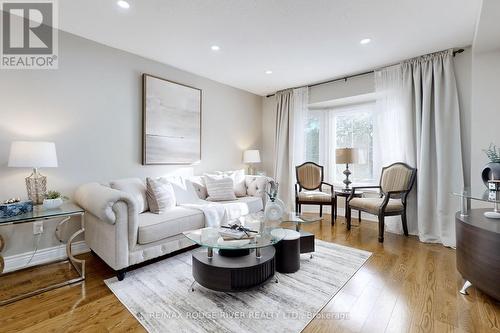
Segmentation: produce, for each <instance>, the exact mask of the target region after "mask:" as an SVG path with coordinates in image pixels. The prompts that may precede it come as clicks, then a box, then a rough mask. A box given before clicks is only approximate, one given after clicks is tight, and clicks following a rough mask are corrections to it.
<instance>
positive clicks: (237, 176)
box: [217, 169, 247, 197]
mask: <svg viewBox="0 0 500 333" xmlns="http://www.w3.org/2000/svg"><path fill="white" fill-rule="evenodd" d="M217 174H218V175H222V176H226V177H230V178H231V179H232V180H233V189H234V194H235V195H236V196H237V197H245V196H246V195H247V187H246V184H245V170H244V169H241V170H234V171H217Z"/></svg>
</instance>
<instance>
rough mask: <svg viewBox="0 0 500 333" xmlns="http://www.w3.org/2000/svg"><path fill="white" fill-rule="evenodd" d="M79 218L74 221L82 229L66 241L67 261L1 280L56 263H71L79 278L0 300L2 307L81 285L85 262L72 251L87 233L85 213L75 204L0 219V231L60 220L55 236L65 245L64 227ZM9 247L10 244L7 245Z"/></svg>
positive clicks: (5, 274)
mask: <svg viewBox="0 0 500 333" xmlns="http://www.w3.org/2000/svg"><path fill="white" fill-rule="evenodd" d="M74 216H78V217H79V219H76V220H75V219H73V220H75V221H79V222H80V228H79V229H78V230H77V231H76V232H74V233H73V234H72V235H71V236H70V237H69V239H68V240H67V241H66V246H65V248H66V256H67V258H66V259H63V260H56V261H51V262H47V263H43V264H40V265H36V266H30V267H29V268H23V269H20V270H15V271H12V272H8V273H4V274H0V279H1V278H3V277H6V276H8V275H12V274H17V273H20V272H21V271H23V270H24V269H33V268H34V267H37V266H46V265H51V264H56V263H64V262H69V263H70V264H71V266H72V267H73V268H74V270H76V272H77V277H76V278H72V279H69V280H66V281H63V282H59V283H55V284H52V285H49V286H44V287H41V288H38V289H36V290H33V291H30V292H26V293H23V294H20V295H16V296H13V297H9V298H7V299H0V306H2V305H5V304H9V303H12V302H16V301H18V300H21V299H24V298H28V297H31V296H35V295H38V294H41V293H44V292H46V291H49V290H53V289H56V288H60V287H64V286H67V285H70V284H74V283H79V282H82V281H84V280H85V260H80V259H77V258H75V257H74V256H73V253H72V251H71V245H72V243H73V241H74V240H75V238H76V237H78V236H79V235H81V234H83V233H84V231H85V219H84V216H85V211H84V210H83V209H82V208H80V207H79V206H77V205H75V204H73V203H65V204H63V205H62V206H61V207H59V208H56V209H51V210H46V209H44V208H42V207H41V206H34V207H33V211H32V212H29V213H25V214H21V215H17V216H13V217H9V218H2V219H0V231H1V227H2V226H7V225H18V224H25V223H34V222H40V221H46V220H53V219H59V222H58V224H57V228H56V230H55V236H56V238H57V239H58V240H59V241H60V242H61V243H64V240H63V239H62V236H61V229H62V227H63V225H65V224H67V223H69V221H71V220H72V219H71V217H74ZM5 245H6V246H8V243H6V244H5Z"/></svg>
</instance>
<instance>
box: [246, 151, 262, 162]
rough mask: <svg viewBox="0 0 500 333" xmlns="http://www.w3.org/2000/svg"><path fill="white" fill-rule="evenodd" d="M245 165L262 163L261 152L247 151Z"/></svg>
mask: <svg viewBox="0 0 500 333" xmlns="http://www.w3.org/2000/svg"><path fill="white" fill-rule="evenodd" d="M243 163H260V152H259V151H258V150H245V151H244V152H243Z"/></svg>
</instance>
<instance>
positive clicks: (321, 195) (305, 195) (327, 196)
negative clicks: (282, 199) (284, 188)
mask: <svg viewBox="0 0 500 333" xmlns="http://www.w3.org/2000/svg"><path fill="white" fill-rule="evenodd" d="M298 196H299V200H300V201H321V202H328V203H329V202H330V201H331V200H332V195H331V193H325V192H320V191H302V192H299V194H298Z"/></svg>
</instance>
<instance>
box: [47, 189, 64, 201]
mask: <svg viewBox="0 0 500 333" xmlns="http://www.w3.org/2000/svg"><path fill="white" fill-rule="evenodd" d="M58 198H61V199H68V198H67V197H65V196H63V195H61V193H59V192H57V191H48V192H47V196H46V199H52V200H53V199H58Z"/></svg>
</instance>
